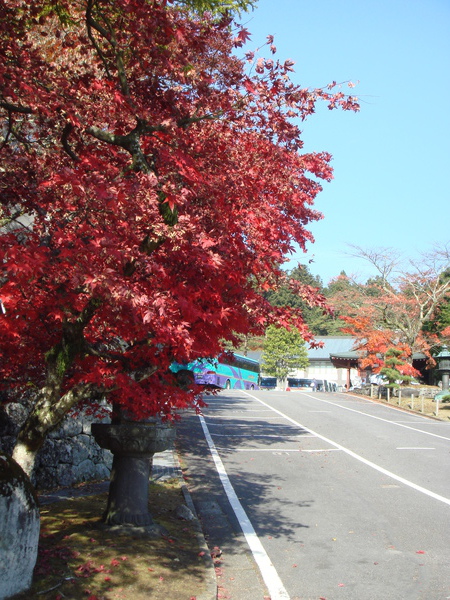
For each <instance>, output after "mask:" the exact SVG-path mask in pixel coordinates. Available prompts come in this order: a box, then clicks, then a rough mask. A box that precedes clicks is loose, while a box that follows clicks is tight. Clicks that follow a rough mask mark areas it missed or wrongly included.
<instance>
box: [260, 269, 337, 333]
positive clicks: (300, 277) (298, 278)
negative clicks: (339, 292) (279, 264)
mask: <svg viewBox="0 0 450 600" xmlns="http://www.w3.org/2000/svg"><path fill="white" fill-rule="evenodd" d="M292 282H296V283H299V284H301V287H303V288H310V289H311V288H312V289H314V290H317V292H318V293H319V294H323V293H324V290H323V284H322V280H321V278H320V277H319V276H318V275H313V274H312V273H311V272H310V271H309V269H308V267H307V266H306V265H299V266H298V267H296V268H295V269H293V270H292V271H290V272H288V273H287V280H286V281H285V282H284V283H283V284H282V285H281V286H280V287H279V288H278V289H277V290H272V291H269V292H266V294H265V296H266V298H267V300H269V302H270V303H271V304H272V306H291V307H292V308H299V309H301V311H302V315H303V318H304V320H305V323H306V324H307V325H308V327H309V329H310V330H311V332H312V333H313V334H314V335H336V334H339V328H340V326H341V323H340V322H339V321H338V320H337V319H336V318H335V317H334V315H333V314H332V313H331V312H329V311H327V310H325V309H324V308H322V307H320V306H312V305H311V304H310V303H309V302H308V301H307V300H306V299H305V297H304V295H303V294H302V293H301V292H299V287H298V285H297V286H295V287H294V286H292Z"/></svg>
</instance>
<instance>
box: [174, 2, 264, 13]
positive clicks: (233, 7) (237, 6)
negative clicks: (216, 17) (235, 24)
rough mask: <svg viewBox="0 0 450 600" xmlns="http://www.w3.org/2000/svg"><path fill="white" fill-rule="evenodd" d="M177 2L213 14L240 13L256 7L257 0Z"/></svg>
mask: <svg viewBox="0 0 450 600" xmlns="http://www.w3.org/2000/svg"><path fill="white" fill-rule="evenodd" d="M177 3H178V4H181V5H183V6H187V7H188V8H189V9H190V10H194V11H195V12H199V13H202V12H206V11H209V12H212V13H213V14H220V13H225V12H230V13H238V14H240V13H241V12H247V11H249V10H250V9H251V8H255V7H256V0H178V2H177Z"/></svg>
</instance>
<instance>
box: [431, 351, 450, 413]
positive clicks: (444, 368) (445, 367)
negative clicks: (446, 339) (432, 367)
mask: <svg viewBox="0 0 450 600" xmlns="http://www.w3.org/2000/svg"><path fill="white" fill-rule="evenodd" d="M435 358H436V362H437V365H438V371H439V372H440V373H441V374H442V392H440V393H439V394H436V396H435V397H434V399H435V400H437V401H439V400H441V399H442V398H443V397H444V396H447V395H448V394H450V392H449V376H450V351H449V349H448V348H447V346H443V347H442V350H441V351H440V352H439V354H438V355H437V356H436V357H435Z"/></svg>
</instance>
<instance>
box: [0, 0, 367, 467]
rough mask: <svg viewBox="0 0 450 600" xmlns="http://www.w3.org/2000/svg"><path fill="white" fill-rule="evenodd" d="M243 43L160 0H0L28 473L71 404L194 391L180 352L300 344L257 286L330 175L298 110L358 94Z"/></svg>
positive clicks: (8, 361) (12, 338)
mask: <svg viewBox="0 0 450 600" xmlns="http://www.w3.org/2000/svg"><path fill="white" fill-rule="evenodd" d="M247 38H248V32H247V31H246V30H244V29H242V28H236V27H235V26H234V25H233V22H232V21H231V18H230V17H228V16H225V17H221V18H220V19H219V18H217V16H211V15H208V14H206V13H205V14H203V15H198V14H197V15H196V14H195V13H193V12H192V11H189V10H188V9H183V7H181V6H180V5H177V4H176V3H173V2H170V1H165V0H153V1H149V0H133V1H130V0H114V1H111V0H80V2H77V3H74V2H69V1H66V0H53V1H51V2H50V1H49V0H36V1H34V2H32V3H29V2H25V1H23V0H1V1H0V56H1V59H2V60H1V61H0V94H1V95H0V116H1V119H2V130H1V138H0V151H1V160H2V163H1V165H2V166H1V169H0V189H1V214H0V218H1V226H2V228H1V230H0V235H1V249H0V264H1V275H0V298H1V301H2V315H1V317H0V318H1V323H2V335H1V336H0V352H1V366H0V380H1V382H2V385H3V386H4V387H6V388H7V389H8V393H9V395H10V397H12V396H13V394H12V392H13V390H16V392H17V393H18V394H20V393H23V390H24V389H27V390H28V392H30V391H31V393H32V395H33V399H34V400H33V408H32V410H31V412H30V415H29V417H28V419H27V421H26V423H25V425H24V426H23V428H22V430H21V432H20V434H19V438H18V442H17V445H16V449H15V452H14V456H15V458H16V460H18V462H20V464H22V466H23V467H24V468H25V470H26V471H27V472H28V473H30V472H31V470H32V467H33V461H34V457H35V453H36V451H37V450H38V449H39V447H40V446H41V445H42V443H43V441H44V439H45V436H46V435H47V433H48V432H49V431H50V430H51V429H53V428H54V427H56V426H57V425H58V424H59V423H60V421H61V419H62V418H63V417H64V416H65V415H66V414H67V413H68V411H70V410H71V409H72V408H73V407H74V406H75V405H77V404H78V403H80V402H85V403H86V402H87V403H90V404H91V405H92V404H95V402H96V401H97V400H98V398H100V397H106V398H107V399H108V400H110V401H111V402H114V403H116V404H118V405H120V406H123V407H126V408H127V409H128V410H130V409H131V410H132V411H133V412H134V414H135V415H136V417H137V418H139V417H146V416H149V415H157V414H158V415H163V416H165V417H167V418H171V417H173V415H174V414H175V413H176V412H177V410H179V409H180V408H184V407H187V406H195V405H196V404H198V402H200V396H199V390H198V389H194V388H189V389H182V388H181V387H180V386H179V385H178V384H177V381H176V380H175V378H174V377H172V376H171V375H170V373H169V366H170V364H171V363H172V362H173V361H176V362H181V363H184V362H186V361H190V360H192V359H197V358H200V357H205V356H214V355H218V354H219V353H220V352H221V351H222V350H223V340H231V342H233V341H236V340H237V336H238V335H239V334H260V333H262V332H263V330H264V329H265V328H266V327H267V326H268V324H270V323H274V322H276V323H279V324H280V325H286V324H289V323H291V324H295V326H296V327H297V328H299V329H300V331H301V332H302V334H303V335H304V337H305V338H308V337H309V334H308V331H307V329H306V327H305V326H304V324H303V321H302V319H301V315H300V314H298V313H296V312H295V311H293V310H289V309H281V308H278V309H274V308H273V307H271V306H270V305H269V304H268V302H267V301H265V300H264V298H263V296H262V294H261V290H263V289H265V288H267V287H269V286H270V285H271V282H272V281H274V280H276V278H277V276H279V275H280V269H281V265H282V264H283V261H284V260H285V257H286V255H287V254H289V253H290V252H291V251H292V248H293V243H294V242H296V243H298V244H299V245H300V247H301V248H304V247H305V243H306V241H307V240H310V241H311V240H312V236H311V234H310V233H309V231H308V230H307V225H308V223H309V222H310V221H313V220H317V219H319V218H321V214H320V213H318V212H317V211H316V210H314V208H313V202H314V199H315V196H316V194H317V193H318V192H319V191H320V189H321V186H320V183H319V181H318V180H320V179H324V180H329V179H331V177H332V171H331V168H330V165H329V162H330V156H329V155H328V154H327V153H317V154H302V153H301V148H302V141H301V137H300V133H301V132H300V130H299V128H298V125H297V124H296V119H297V120H298V119H300V120H303V119H305V118H306V117H307V116H308V115H310V114H311V113H313V112H314V106H315V103H316V102H317V100H325V101H326V102H328V104H329V106H330V108H334V107H341V108H343V109H351V110H357V109H358V104H357V100H356V98H354V97H351V96H346V95H344V93H343V92H342V91H341V89H338V90H337V91H335V90H333V89H331V88H333V87H334V85H335V84H333V85H331V86H328V87H327V88H324V89H316V90H309V89H306V88H302V87H300V86H297V85H294V84H293V83H292V82H291V81H290V79H289V72H290V71H292V65H293V63H292V61H286V62H279V61H276V60H274V59H264V58H260V57H256V56H255V55H254V54H253V53H250V52H249V53H248V54H247V55H246V56H245V58H243V59H239V58H238V57H237V55H236V53H235V51H236V48H240V47H242V46H243V44H244V42H245V41H246V39H247ZM272 42H273V40H272V38H270V37H269V39H268V45H269V46H270V49H271V51H272V52H275V48H274V46H273V43H272Z"/></svg>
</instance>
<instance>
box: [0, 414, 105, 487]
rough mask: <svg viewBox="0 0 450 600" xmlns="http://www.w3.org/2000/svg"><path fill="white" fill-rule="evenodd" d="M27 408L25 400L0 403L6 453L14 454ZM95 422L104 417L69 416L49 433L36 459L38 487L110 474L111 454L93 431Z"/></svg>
mask: <svg viewBox="0 0 450 600" xmlns="http://www.w3.org/2000/svg"><path fill="white" fill-rule="evenodd" d="M27 412H28V409H27V407H26V405H22V404H12V403H11V404H6V405H4V406H3V407H0V450H2V451H3V452H5V453H6V454H9V455H10V454H11V452H12V449H13V447H14V443H15V440H16V436H17V433H18V431H19V428H20V426H21V424H22V423H23V422H24V420H25V418H26V415H27ZM104 420H106V421H107V420H109V419H104ZM93 422H101V420H100V419H94V418H93V417H89V416H87V415H86V414H84V413H82V414H80V415H78V416H76V417H74V416H68V417H67V418H66V419H65V420H64V422H63V424H62V425H61V427H59V428H58V429H56V430H55V431H53V432H52V433H50V435H49V436H48V438H47V440H46V441H45V443H44V445H43V447H42V449H41V451H40V452H39V455H38V457H37V460H36V467H35V470H34V474H33V477H32V483H33V485H34V486H35V487H36V489H38V490H50V489H54V488H57V487H65V486H70V485H73V484H74V483H80V482H83V481H95V480H101V479H107V478H108V477H109V473H110V470H111V465H112V454H111V453H110V452H109V451H108V450H103V449H102V448H100V447H99V446H98V444H97V442H96V441H95V440H94V438H93V436H92V435H91V423H93Z"/></svg>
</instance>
